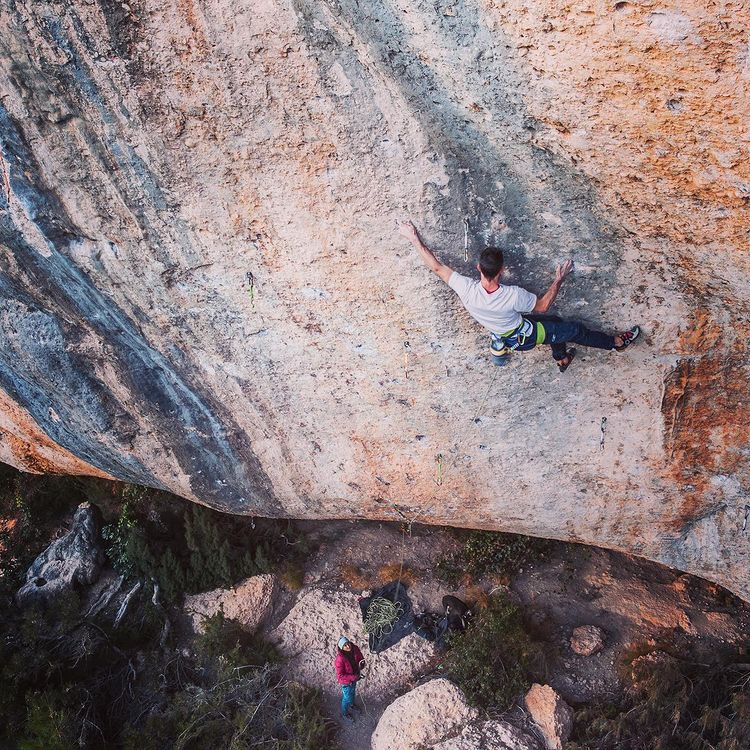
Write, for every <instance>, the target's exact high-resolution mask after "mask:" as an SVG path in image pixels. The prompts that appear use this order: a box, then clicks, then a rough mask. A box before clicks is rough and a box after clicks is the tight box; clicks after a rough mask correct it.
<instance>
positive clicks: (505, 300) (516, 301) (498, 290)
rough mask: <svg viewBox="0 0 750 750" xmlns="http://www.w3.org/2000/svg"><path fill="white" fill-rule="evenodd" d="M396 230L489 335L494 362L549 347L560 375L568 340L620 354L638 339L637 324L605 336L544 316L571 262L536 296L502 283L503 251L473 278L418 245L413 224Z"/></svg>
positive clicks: (490, 255)
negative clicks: (512, 354)
mask: <svg viewBox="0 0 750 750" xmlns="http://www.w3.org/2000/svg"><path fill="white" fill-rule="evenodd" d="M399 232H400V233H401V234H402V235H403V236H404V237H406V238H408V239H409V240H410V241H411V242H412V244H413V245H414V246H415V247H416V248H417V250H418V251H419V254H420V255H421V257H422V261H423V262H424V264H425V265H426V266H427V267H428V268H429V269H430V270H431V271H434V272H435V273H436V274H437V275H438V276H439V277H440V278H441V279H442V280H443V281H444V282H445V283H446V284H448V286H449V287H450V288H451V289H453V291H454V292H455V293H456V294H457V295H458V297H459V299H460V300H461V302H462V303H463V306H464V307H465V308H466V310H467V311H468V313H469V315H471V317H472V318H474V320H476V321H477V322H478V323H480V324H481V325H483V326H484V327H485V328H486V329H487V330H488V331H489V332H490V337H491V344H490V352H491V354H492V358H493V361H494V362H495V364H498V365H503V364H506V363H507V361H508V357H507V355H508V354H510V352H511V351H513V350H519V351H526V350H528V349H533V348H534V347H535V346H537V345H538V344H549V345H550V346H551V347H552V356H553V357H554V359H555V361H556V362H557V366H558V367H559V368H560V372H565V370H566V369H567V368H568V366H569V365H570V363H571V362H572V361H573V357H574V356H575V351H576V350H575V349H568V348H567V346H566V344H568V343H570V342H574V343H577V344H581V345H582V346H591V347H595V348H596V349H616V350H617V351H623V350H624V349H626V348H627V347H628V346H630V344H632V343H633V341H635V339H636V338H637V337H638V336H639V335H640V332H641V330H640V328H639V327H638V326H634V327H633V328H631V329H630V330H628V331H624V332H623V333H618V334H616V335H614V336H609V335H607V334H605V333H601V332H600V331H592V330H590V329H588V328H586V327H585V326H584V325H582V324H581V323H577V322H575V321H568V320H561V319H560V318H558V317H555V316H545V315H544V313H546V312H547V311H548V310H549V309H550V307H551V306H552V303H553V302H554V301H555V298H556V297H557V293H558V292H559V291H560V287H561V285H562V283H563V281H564V280H565V277H566V276H568V274H570V272H571V271H572V270H573V261H570V260H567V261H565V263H563V264H562V265H561V266H558V267H557V271H556V272H555V280H554V281H553V282H552V284H551V285H550V287H549V289H548V290H547V292H546V293H545V294H544V296H542V297H537V296H536V295H535V294H532V293H531V292H527V291H526V290H525V289H523V288H521V287H520V286H506V285H504V284H501V283H500V277H501V276H502V272H503V253H502V251H501V250H499V249H497V248H494V247H487V248H485V249H484V250H483V251H482V254H481V255H480V256H479V263H478V264H477V270H478V271H479V279H478V280H477V279H471V278H469V277H468V276H462V275H461V274H460V273H456V271H454V270H452V269H451V268H448V266H445V265H443V264H442V263H440V261H438V259H437V258H436V257H435V256H434V255H433V254H432V252H431V251H430V249H429V248H428V247H427V246H426V245H425V244H424V243H423V242H422V240H421V239H420V237H419V233H418V232H417V230H416V228H415V227H414V225H413V224H412V223H411V222H407V223H406V224H402V225H401V227H400V229H399ZM534 313H536V314H534ZM540 314H541V315H540Z"/></svg>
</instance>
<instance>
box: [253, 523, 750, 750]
mask: <svg viewBox="0 0 750 750" xmlns="http://www.w3.org/2000/svg"><path fill="white" fill-rule="evenodd" d="M407 531H408V529H407V528H406V527H405V526H401V525H399V524H385V523H383V524H381V523H376V522H356V523H355V522H334V523H332V522H326V523H314V524H309V525H306V526H305V533H306V534H307V535H308V536H309V538H310V539H311V540H313V541H315V543H316V544H317V545H318V548H317V551H316V552H315V554H314V555H313V556H312V557H311V558H310V559H309V561H308V562H307V565H306V570H305V577H304V587H303V589H302V590H301V591H300V592H297V593H292V592H289V591H285V592H284V593H283V594H282V596H281V597H280V599H279V600H278V602H277V604H276V606H275V609H274V613H273V616H272V619H271V622H270V623H269V625H268V627H267V630H268V632H269V633H271V632H273V631H277V630H278V632H283V633H284V634H285V637H286V638H291V639H293V640H294V641H295V642H297V644H298V646H299V645H304V649H305V651H306V652H308V651H309V652H310V653H319V654H320V660H321V663H320V664H319V665H318V666H317V668H316V669H311V668H310V664H311V662H310V660H309V659H308V660H307V662H306V666H304V668H303V665H302V661H303V660H300V659H292V660H291V663H290V665H289V668H288V669H289V676H290V677H293V678H296V679H299V680H300V681H303V682H307V683H308V684H312V685H314V686H315V687H319V688H320V689H321V690H322V692H323V694H324V697H325V702H326V709H327V710H328V711H329V712H330V715H331V716H333V717H338V706H339V700H340V692H339V689H338V686H337V685H336V683H335V679H334V676H333V663H332V661H333V654H334V653H335V647H334V644H335V640H336V638H338V636H339V635H340V633H339V632H338V630H341V629H342V628H343V629H344V631H342V632H351V633H354V634H355V636H356V637H357V638H360V639H362V641H360V646H361V647H362V650H363V652H364V654H365V657H366V658H368V656H369V655H368V649H367V646H366V643H364V642H363V640H364V635H363V633H362V632H361V618H360V613H359V608H358V606H357V603H356V602H357V598H358V597H359V596H360V595H362V594H363V592H366V593H369V591H370V590H371V589H372V588H373V587H374V586H377V585H380V584H384V583H387V582H388V581H390V580H395V579H396V578H398V576H399V574H401V576H402V580H403V581H404V582H405V583H406V584H407V585H408V592H409V596H410V598H411V600H412V603H413V606H414V610H415V611H416V612H421V611H425V610H427V611H435V612H439V611H440V610H441V607H440V600H441V598H442V596H443V595H444V594H447V593H455V594H457V595H458V596H459V597H461V598H464V599H466V600H467V601H469V602H471V601H472V599H476V598H477V597H481V596H482V595H486V594H489V595H492V593H493V592H495V591H497V590H498V589H500V588H501V589H503V590H505V591H507V592H508V593H509V594H510V596H512V597H513V598H515V599H516V601H517V602H518V603H519V605H520V606H521V608H522V610H523V612H524V616H525V618H526V621H527V623H528V627H529V630H530V632H531V633H532V635H533V636H534V638H535V639H538V640H540V641H542V642H543V643H544V644H545V649H549V650H550V652H551V653H552V654H553V656H552V657H551V658H550V659H549V661H548V678H547V682H548V683H549V684H550V685H552V686H553V687H555V688H556V689H557V690H558V691H559V692H560V693H561V694H562V695H563V696H564V697H565V699H566V700H567V701H568V702H570V703H571V704H576V703H580V702H583V701H589V700H592V699H594V698H599V697H601V698H606V697H612V698H614V697H616V696H617V694H618V692H619V689H620V678H619V673H618V664H619V663H620V661H621V658H622V657H623V656H625V655H627V654H628V653H632V652H636V651H638V650H642V649H645V650H648V649H652V648H655V647H665V648H667V649H669V650H672V651H673V652H678V653H680V654H681V655H682V656H683V657H685V658H692V659H694V660H695V661H697V662H702V663H709V662H712V661H716V660H719V659H721V658H723V657H724V656H726V655H728V654H730V653H735V654H736V653H737V652H738V651H740V650H742V649H744V648H745V644H746V643H747V642H748V635H749V634H750V606H748V605H747V604H745V603H743V602H742V601H741V600H739V599H737V598H736V597H734V596H732V595H731V594H728V593H727V592H726V591H725V590H724V589H722V588H721V587H719V586H716V585H715V584H711V583H708V582H706V581H702V580H701V579H698V578H695V577H693V576H689V575H687V574H683V573H680V572H679V571H674V570H670V569H668V568H664V567H662V566H659V565H656V564H654V563H651V562H646V561H643V560H640V559H638V558H634V557H630V556H627V555H623V554H619V553H616V552H610V551H608V550H602V549H598V548H593V547H587V546H584V545H576V544H563V543H553V544H552V545H551V547H550V549H549V550H548V551H547V552H546V553H545V555H544V556H543V558H541V559H539V560H532V561H530V562H529V563H528V564H527V565H525V567H524V568H523V569H522V570H520V571H518V573H517V574H516V575H515V576H513V577H512V579H511V580H506V581H504V582H502V583H501V582H499V581H498V580H497V579H496V578H491V579H486V580H477V581H473V582H471V587H470V588H468V589H467V588H466V587H459V588H458V589H456V590H451V589H450V588H449V587H448V586H446V585H445V584H444V583H442V582H441V581H440V580H439V579H438V578H437V577H436V575H435V568H436V565H437V563H438V561H439V560H440V559H441V558H442V557H444V556H445V555H447V554H449V553H450V552H451V551H452V550H454V549H456V548H457V547H458V546H459V542H458V540H457V539H456V537H455V535H454V534H453V533H452V532H451V531H450V530H447V529H441V528H435V527H424V526H415V527H413V528H412V529H411V533H410V534H409V533H407ZM311 592H313V593H314V594H315V599H314V600H315V606H316V607H318V609H317V610H316V609H314V608H313V609H310V608H309V602H312V601H313V599H308V600H307V602H308V609H307V610H305V609H302V608H300V607H301V605H300V602H301V601H302V599H303V598H304V597H310V596H311ZM325 602H329V604H328V605H325ZM295 605H297V609H296V610H294V609H293V608H294V607H295ZM326 606H327V609H326ZM321 607H323V610H321ZM338 608H341V609H338ZM324 610H325V611H324ZM290 612H291V613H292V616H294V613H295V612H297V613H299V614H298V615H297V616H296V619H295V621H294V622H293V623H291V622H287V623H286V624H285V623H284V620H285V619H287V617H288V616H289V615H290ZM579 625H597V626H599V627H600V628H602V629H603V630H604V632H605V634H606V637H605V646H604V649H603V650H602V651H600V652H599V653H598V654H595V655H593V656H589V657H583V656H578V655H576V654H575V653H574V652H573V651H572V650H571V649H570V637H571V632H572V630H573V628H575V627H577V626H579ZM337 628H338V630H337ZM278 632H277V637H278ZM399 647H400V648H401V651H399V652H395V651H394V653H393V654H391V656H390V658H389V657H388V651H386V652H384V653H383V654H382V655H380V656H378V657H376V660H375V661H376V667H377V666H378V665H377V659H380V660H381V665H380V668H379V669H378V672H379V675H378V677H377V679H376V680H373V681H372V682H371V683H370V684H369V685H368V682H367V679H365V680H364V681H363V682H362V683H361V689H360V694H361V695H362V697H363V698H364V708H365V711H364V712H363V713H362V714H361V715H360V716H359V718H358V719H357V721H356V722H355V724H354V725H351V726H344V727H343V728H342V731H341V734H340V736H339V746H340V747H341V748H342V750H368V749H369V747H370V736H371V734H372V732H373V730H374V728H375V726H376V724H377V721H378V719H379V718H380V715H381V714H382V712H383V710H384V709H385V707H386V706H387V705H388V703H390V702H391V701H392V700H393V699H394V698H395V697H396V695H397V694H401V693H403V692H405V691H406V690H408V689H409V688H410V687H413V686H414V685H416V684H418V683H419V682H420V681H421V680H423V679H425V678H428V677H429V676H431V675H434V674H436V672H435V668H436V666H437V663H438V661H439V658H438V657H436V656H434V653H433V654H432V655H431V654H430V652H429V651H428V650H427V649H428V648H429V644H427V643H426V642H424V641H422V640H421V639H419V638H418V637H417V636H415V635H412V636H409V637H408V638H407V639H404V641H402V643H401V644H400V646H399ZM394 648H395V647H394ZM315 649H318V650H319V651H318V652H315ZM433 657H434V658H433ZM370 660H371V665H372V662H373V660H372V658H371V657H370ZM383 669H385V670H386V672H387V674H383Z"/></svg>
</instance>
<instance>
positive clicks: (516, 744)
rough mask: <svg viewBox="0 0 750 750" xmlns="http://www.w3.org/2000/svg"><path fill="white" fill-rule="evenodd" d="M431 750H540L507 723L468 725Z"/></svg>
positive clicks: (532, 740)
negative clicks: (459, 732)
mask: <svg viewBox="0 0 750 750" xmlns="http://www.w3.org/2000/svg"><path fill="white" fill-rule="evenodd" d="M431 750H540V746H539V743H538V742H537V740H536V739H535V738H534V737H530V736H529V735H528V734H525V733H524V732H522V731H521V730H520V729H518V728H517V727H514V726H513V725H512V724H509V723H508V722H507V721H485V722H478V723H474V724H468V725H467V726H465V727H464V728H463V730H462V731H461V734H459V735H458V736H456V737H452V738H451V739H449V740H445V741H443V742H439V743H438V744H437V745H433V746H432V748H431Z"/></svg>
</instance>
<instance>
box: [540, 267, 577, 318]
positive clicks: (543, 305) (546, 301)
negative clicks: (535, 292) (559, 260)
mask: <svg viewBox="0 0 750 750" xmlns="http://www.w3.org/2000/svg"><path fill="white" fill-rule="evenodd" d="M572 270H573V261H572V260H566V261H565V263H563V264H562V265H561V266H558V267H557V270H556V271H555V280H554V281H553V282H552V284H550V288H549V289H548V290H547V293H546V294H545V295H544V296H543V297H539V299H537V301H536V304H535V305H534V309H533V310H532V311H531V312H535V313H546V312H547V310H549V309H550V307H552V303H553V302H554V301H555V298H556V297H557V293H558V292H559V291H560V287H561V286H562V283H563V281H565V277H566V276H567V275H568V274H569V273H570V272H571V271H572Z"/></svg>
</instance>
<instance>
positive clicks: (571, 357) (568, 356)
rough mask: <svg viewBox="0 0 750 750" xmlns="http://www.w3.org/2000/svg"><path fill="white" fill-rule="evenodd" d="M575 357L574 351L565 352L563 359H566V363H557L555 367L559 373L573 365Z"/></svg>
mask: <svg viewBox="0 0 750 750" xmlns="http://www.w3.org/2000/svg"><path fill="white" fill-rule="evenodd" d="M575 356H576V350H575V349H568V351H567V352H565V359H567V360H568V361H567V362H564V363H563V362H561V361H560V362H558V363H557V366H558V368H559V369H560V372H565V370H567V369H568V368H569V367H570V366H571V365H572V364H573V360H574V359H575Z"/></svg>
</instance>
